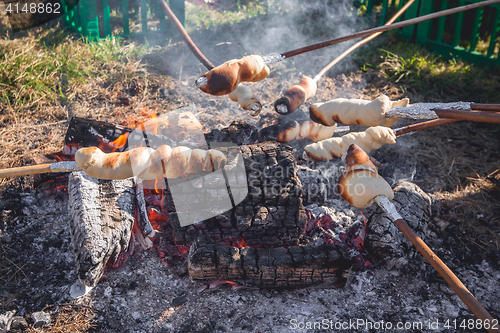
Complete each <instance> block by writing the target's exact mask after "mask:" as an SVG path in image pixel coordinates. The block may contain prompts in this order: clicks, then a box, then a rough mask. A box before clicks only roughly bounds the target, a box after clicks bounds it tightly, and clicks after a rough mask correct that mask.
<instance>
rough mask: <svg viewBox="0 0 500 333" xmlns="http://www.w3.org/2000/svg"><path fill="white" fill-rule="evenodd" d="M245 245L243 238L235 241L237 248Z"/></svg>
mask: <svg viewBox="0 0 500 333" xmlns="http://www.w3.org/2000/svg"><path fill="white" fill-rule="evenodd" d="M246 246H247V244H246V242H245V240H244V239H241V242H240V241H236V246H235V247H237V248H239V249H242V248H244V247H246Z"/></svg>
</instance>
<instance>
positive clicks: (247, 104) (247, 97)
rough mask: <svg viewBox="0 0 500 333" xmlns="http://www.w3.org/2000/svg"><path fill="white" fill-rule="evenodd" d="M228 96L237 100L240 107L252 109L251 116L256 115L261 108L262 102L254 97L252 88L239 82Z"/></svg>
mask: <svg viewBox="0 0 500 333" xmlns="http://www.w3.org/2000/svg"><path fill="white" fill-rule="evenodd" d="M228 96H229V98H231V100H233V101H235V102H238V103H239V104H240V106H241V108H242V109H245V110H250V111H253V112H252V113H251V115H252V116H257V115H258V114H259V113H260V110H262V104H260V102H259V100H258V99H257V98H255V97H254V95H253V93H252V90H251V89H250V88H248V87H247V86H245V85H243V84H241V83H240V84H239V85H238V87H237V88H236V89H234V90H233V91H232V92H231V93H229V95H228Z"/></svg>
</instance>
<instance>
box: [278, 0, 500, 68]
mask: <svg viewBox="0 0 500 333" xmlns="http://www.w3.org/2000/svg"><path fill="white" fill-rule="evenodd" d="M499 2H500V0H488V1H482V2H478V3H474V4H469V5H465V6H460V7H456V8H451V9H447V10H443V11H440V12H437V13H432V14H428V15H424V16H420V17H416V18H414V19H411V20H406V21H401V22H398V23H394V24H391V25H384V26H380V27H376V28H373V29H368V30H364V31H360V32H356V33H354V34H352V35H348V36H344V37H339V38H335V39H331V40H328V41H324V42H321V43H317V44H314V45H309V46H305V47H302V48H300V49H296V50H292V51H288V52H285V53H282V54H280V57H277V59H279V60H283V59H287V58H290V57H293V56H296V55H299V54H302V53H306V52H309V51H314V50H317V49H320V48H323V47H327V46H331V45H335V44H338V43H342V42H346V41H348V40H351V39H356V38H361V37H365V36H369V35H372V34H374V33H378V32H384V31H389V30H394V29H399V28H402V27H406V26H407V25H412V24H416V23H420V22H423V21H427V20H432V19H435V18H438V17H441V16H446V15H451V14H455V13H459V12H463V11H466V10H469V9H474V8H479V7H484V6H488V5H493V4H496V3H499ZM279 60H278V61H279Z"/></svg>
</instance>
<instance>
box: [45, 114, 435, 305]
mask: <svg viewBox="0 0 500 333" xmlns="http://www.w3.org/2000/svg"><path fill="white" fill-rule="evenodd" d="M189 110H190V108H189V107H188V108H184V109H180V110H178V111H175V112H170V113H168V114H165V115H163V116H160V117H154V118H152V119H151V120H149V121H146V122H144V123H141V124H134V125H136V128H135V129H131V128H127V127H124V126H121V125H113V124H109V123H103V122H98V121H90V120H87V119H82V118H73V120H72V121H71V122H70V125H69V128H68V131H67V135H66V139H65V146H64V148H63V149H62V151H61V152H60V153H54V154H49V155H47V156H45V157H44V158H43V159H39V160H41V161H47V160H48V159H53V160H57V161H67V160H72V159H74V155H75V153H76V152H77V151H78V150H79V149H81V148H83V147H87V146H88V147H98V148H99V149H100V150H102V151H103V153H104V154H110V155H109V156H113V154H116V156H117V158H118V160H119V159H120V156H121V155H119V154H121V153H123V152H125V151H128V152H130V151H132V152H133V151H134V149H138V148H139V147H144V146H148V147H151V148H149V149H153V148H157V147H163V146H164V143H165V142H167V143H168V144H169V145H170V146H171V147H174V148H173V149H175V147H192V148H193V149H198V148H195V147H201V148H209V147H210V148H213V149H215V148H217V149H218V150H220V151H221V152H223V153H224V156H225V157H226V161H225V165H224V167H223V169H222V170H223V171H224V173H223V174H222V173H221V175H222V177H219V178H220V179H217V177H215V178H214V177H212V178H207V176H210V172H207V171H203V172H202V174H201V175H200V174H199V173H196V172H192V173H191V174H188V173H182V174H183V177H182V178H177V179H170V178H169V179H167V178H154V179H150V180H148V179H146V180H141V179H139V178H129V177H128V175H126V176H124V177H120V178H126V179H118V180H117V179H109V180H105V179H95V178H93V177H91V176H90V175H88V173H90V174H92V172H93V171H92V170H90V169H88V170H86V172H83V171H78V172H73V173H71V174H70V175H69V177H68V175H67V174H65V175H61V174H57V173H53V174H48V175H47V174H46V175H44V176H43V177H40V178H39V179H38V180H37V186H38V187H43V188H48V191H54V190H64V191H66V190H67V191H68V193H69V208H70V215H71V224H70V226H71V234H72V244H73V247H74V251H75V254H76V258H77V272H78V277H79V281H78V282H77V283H76V284H75V285H74V286H73V289H72V295H73V296H74V297H78V296H81V295H83V294H85V293H86V292H88V291H90V290H91V289H92V288H93V287H95V286H96V284H97V283H98V282H99V280H100V279H101V278H102V276H103V273H104V271H105V269H119V268H120V267H121V266H122V265H123V264H124V262H125V261H126V260H127V258H129V257H130V255H131V254H132V253H133V252H134V251H141V249H142V250H148V251H153V252H154V253H156V254H157V256H158V257H159V258H160V260H161V261H162V262H164V263H165V264H166V265H168V266H170V267H172V268H174V269H175V270H176V271H177V272H178V273H180V274H182V273H184V272H187V273H188V274H189V276H190V278H191V280H192V281H196V282H201V283H207V284H208V285H210V284H212V285H213V284H217V283H220V281H225V282H226V283H231V284H233V285H237V286H242V287H258V288H272V289H289V288H300V287H307V286H312V285H322V286H324V287H330V288H331V287H341V286H343V285H344V284H345V283H346V281H347V280H348V278H349V273H350V271H351V270H352V269H354V270H363V269H365V268H366V267H368V266H371V262H370V260H371V259H370V257H371V256H381V255H383V256H384V257H386V258H387V260H388V261H391V260H392V261H394V262H397V261H399V262H400V263H399V265H400V264H401V260H403V261H405V260H406V259H405V258H407V257H408V256H410V255H412V251H406V253H404V252H401V249H400V248H399V246H397V244H401V243H405V240H404V239H401V238H399V239H397V241H396V238H394V239H386V237H385V236H383V235H382V234H381V233H380V231H378V230H377V228H378V226H377V223H367V219H368V220H376V219H378V217H377V216H378V215H377V214H374V212H373V211H367V212H366V216H364V215H361V214H359V215H357V214H355V213H354V212H353V211H352V209H351V207H350V206H349V205H348V204H347V203H346V202H344V201H342V200H339V196H338V192H337V190H336V189H335V187H334V186H333V184H331V180H329V179H328V178H327V177H325V176H324V175H323V173H321V172H319V170H318V169H317V167H318V166H319V165H320V164H319V163H316V162H312V161H309V162H308V161H305V160H303V159H302V157H301V156H298V155H297V154H298V153H297V152H294V149H292V147H291V146H289V145H284V144H280V143H278V142H276V141H266V140H267V139H268V138H269V134H270V133H271V132H272V133H274V137H276V135H279V136H280V137H284V133H287V132H289V131H290V126H278V127H274V128H273V130H272V131H270V130H269V127H268V128H265V129H264V130H262V131H260V133H259V131H258V130H257V129H256V128H255V127H253V126H250V125H247V124H245V123H243V122H241V121H240V122H234V123H233V124H232V125H231V126H230V127H229V128H227V129H225V130H223V131H219V130H216V131H212V132H207V133H203V132H202V127H201V125H200V124H199V123H198V122H197V120H196V118H195V117H194V116H193V114H192V112H190V111H189ZM155 116H156V115H155ZM295 123H296V122H295ZM300 126H302V127H304V126H305V125H304V123H301V125H300ZM308 126H309V125H308ZM320 126H321V125H320ZM309 127H310V126H309ZM312 130H313V131H315V129H314V128H312ZM302 132H303V131H302ZM304 136H305V137H307V136H306V135H304ZM242 138H243V139H242ZM259 141H264V142H259ZM307 141H308V140H301V141H297V142H301V143H302V144H303V145H305V143H307ZM92 149H95V148H92ZM82 150H83V149H82ZM82 150H80V151H82ZM157 150H159V148H157ZM296 155H297V156H296ZM299 155H300V154H299ZM106 156H108V155H106ZM297 160H298V161H299V162H300V163H298V162H297ZM164 168H166V166H164ZM330 168H331V172H333V173H334V175H335V174H337V175H340V173H341V172H342V171H343V170H344V168H343V167H339V166H338V165H331V166H330ZM216 169H219V167H216ZM214 172H215V171H214ZM214 172H212V173H214ZM193 175H196V176H197V177H193ZM63 178H67V181H68V187H67V189H65V188H64V189H61V188H60V186H62V185H58V186H56V187H55V186H54V184H55V182H56V181H57V182H62V180H61V179H63ZM100 178H106V177H103V176H102V174H101V177H100ZM110 178H113V177H110ZM143 178H144V177H143ZM217 181H219V182H222V186H220V185H219V186H218V187H217V186H215V187H214V186H212V188H211V189H210V188H209V189H208V190H207V193H208V194H210V195H209V197H210V198H211V199H208V201H207V199H206V198H207V197H204V198H203V199H200V192H201V190H202V186H201V183H202V182H205V183H206V182H217ZM401 186H402V187H401V191H403V192H404V193H406V195H409V194H411V196H410V199H406V200H410V202H408V203H407V204H410V203H411V204H412V205H414V206H415V210H412V211H411V212H409V213H411V214H412V216H419V221H418V225H419V226H422V225H425V223H426V222H427V221H429V219H430V216H429V212H428V211H429V205H430V200H429V198H428V197H427V196H426V194H425V193H423V192H422V191H419V190H418V188H416V187H415V186H414V185H405V184H402V185H401ZM222 192H225V193H222ZM228 193H229V199H230V202H229V207H226V206H227V204H226V205H225V204H224V203H223V202H221V201H223V200H221V199H220V198H223V197H224V195H226V196H227V194H228ZM328 200H329V202H332V200H335V201H334V205H333V206H332V205H330V210H325V208H324V207H321V206H318V204H321V203H322V202H325V201H328ZM193 202H195V203H197V205H201V204H203V205H204V206H203V208H202V209H201V211H202V212H203V213H204V214H205V215H200V217H199V218H196V217H195V218H194V219H193V218H192V217H191V220H189V221H187V220H186V218H185V216H186V212H187V211H192V210H193V205H192V203H193ZM208 207H210V209H208ZM207 210H208V211H210V210H212V213H211V214H210V213H209V215H207ZM183 214H184V215H183ZM379 214H380V213H379ZM368 225H370V227H368ZM369 230H372V232H369ZM384 238H385V239H384ZM365 241H366V243H365ZM406 242H407V241H406Z"/></svg>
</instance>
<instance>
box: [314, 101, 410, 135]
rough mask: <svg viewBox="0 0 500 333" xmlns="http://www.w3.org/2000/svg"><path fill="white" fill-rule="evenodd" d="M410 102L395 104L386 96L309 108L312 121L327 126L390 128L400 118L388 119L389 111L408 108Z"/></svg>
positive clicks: (397, 102) (321, 104)
mask: <svg viewBox="0 0 500 333" xmlns="http://www.w3.org/2000/svg"><path fill="white" fill-rule="evenodd" d="M409 102H410V100H409V99H408V98H403V99H401V100H399V101H394V102H393V101H390V100H389V97H387V96H385V95H380V96H379V97H377V98H376V99H374V100H373V101H366V100H363V99H345V98H337V99H334V100H331V101H328V102H326V103H315V104H312V105H311V106H310V107H309V114H310V117H311V119H312V120H314V121H315V122H317V123H320V124H323V125H327V126H331V125H333V124H335V123H341V124H344V125H361V126H387V127H390V126H392V125H394V124H395V123H397V122H398V121H399V120H400V118H386V117H385V114H386V113H387V111H389V109H390V108H392V107H396V106H398V107H404V106H407V105H408V103H409Z"/></svg>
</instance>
